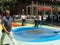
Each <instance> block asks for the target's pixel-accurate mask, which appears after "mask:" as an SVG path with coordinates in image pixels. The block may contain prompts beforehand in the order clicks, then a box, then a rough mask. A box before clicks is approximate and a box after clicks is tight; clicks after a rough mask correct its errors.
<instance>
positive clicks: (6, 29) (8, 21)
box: [1, 10, 16, 45]
mask: <svg viewBox="0 0 60 45" xmlns="http://www.w3.org/2000/svg"><path fill="white" fill-rule="evenodd" d="M11 25H12V18H11V16H10V10H6V11H5V16H4V17H3V18H2V28H3V29H2V37H1V45H3V41H4V38H5V36H6V34H7V35H8V36H9V37H10V39H11V40H12V42H13V45H16V42H15V40H14V39H13V36H12V33H11V28H12V27H11Z"/></svg>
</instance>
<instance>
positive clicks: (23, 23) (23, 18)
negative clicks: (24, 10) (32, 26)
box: [21, 14, 26, 26]
mask: <svg viewBox="0 0 60 45" xmlns="http://www.w3.org/2000/svg"><path fill="white" fill-rule="evenodd" d="M21 20H22V26H24V25H25V22H26V15H24V14H22V15H21Z"/></svg>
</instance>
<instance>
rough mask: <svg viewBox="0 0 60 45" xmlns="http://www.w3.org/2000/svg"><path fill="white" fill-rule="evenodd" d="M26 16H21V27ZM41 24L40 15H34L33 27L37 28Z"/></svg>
mask: <svg viewBox="0 0 60 45" xmlns="http://www.w3.org/2000/svg"><path fill="white" fill-rule="evenodd" d="M26 18H27V17H26V15H24V14H23V15H21V20H22V26H24V25H25V22H26ZM41 24H42V16H41V15H36V16H35V17H34V27H38V26H39V25H41Z"/></svg>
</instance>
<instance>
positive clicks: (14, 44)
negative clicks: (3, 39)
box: [8, 33, 17, 45]
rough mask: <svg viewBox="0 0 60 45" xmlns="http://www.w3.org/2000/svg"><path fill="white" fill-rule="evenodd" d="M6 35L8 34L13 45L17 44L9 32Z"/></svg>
mask: <svg viewBox="0 0 60 45" xmlns="http://www.w3.org/2000/svg"><path fill="white" fill-rule="evenodd" d="M8 36H9V38H10V39H11V41H12V42H13V45H17V42H16V40H15V39H14V38H13V34H12V33H10V34H8Z"/></svg>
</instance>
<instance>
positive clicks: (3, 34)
mask: <svg viewBox="0 0 60 45" xmlns="http://www.w3.org/2000/svg"><path fill="white" fill-rule="evenodd" d="M5 36H6V33H5V32H3V33H2V37H1V42H0V43H1V45H3V41H4V38H5Z"/></svg>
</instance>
